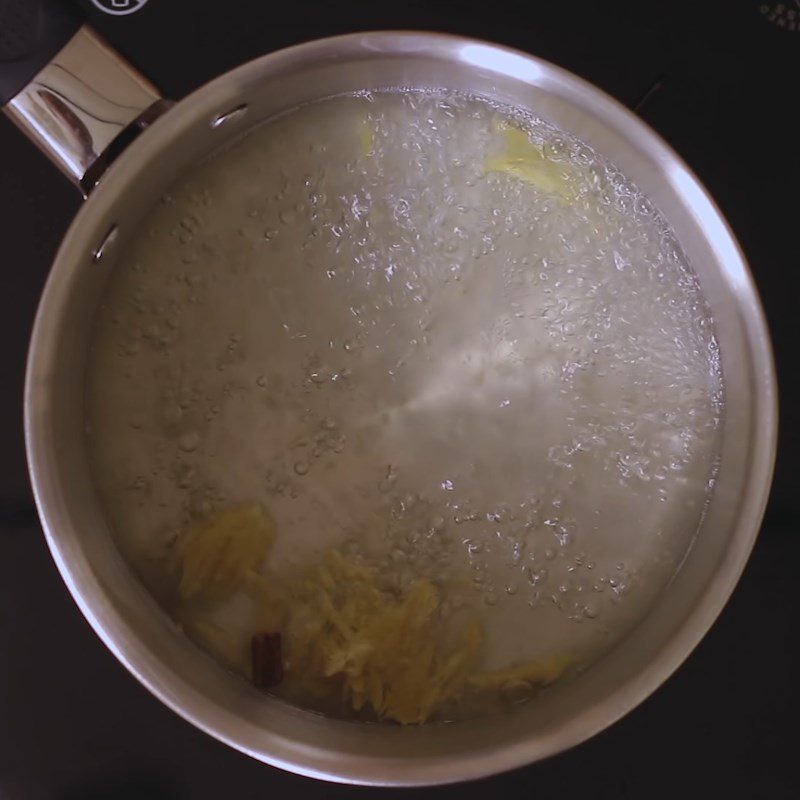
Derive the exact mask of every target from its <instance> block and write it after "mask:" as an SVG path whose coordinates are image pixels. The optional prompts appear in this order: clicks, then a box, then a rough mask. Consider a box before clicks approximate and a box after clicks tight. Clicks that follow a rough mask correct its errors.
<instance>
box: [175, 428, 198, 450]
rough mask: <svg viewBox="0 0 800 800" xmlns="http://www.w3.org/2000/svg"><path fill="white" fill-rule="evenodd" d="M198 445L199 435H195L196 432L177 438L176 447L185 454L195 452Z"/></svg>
mask: <svg viewBox="0 0 800 800" xmlns="http://www.w3.org/2000/svg"><path fill="white" fill-rule="evenodd" d="M199 444H200V434H199V433H197V431H189V432H187V433H184V434H181V436H180V437H179V438H178V447H180V449H181V450H183V451H184V452H185V453H191V452H192V451H193V450H196V449H197V446H198V445H199Z"/></svg>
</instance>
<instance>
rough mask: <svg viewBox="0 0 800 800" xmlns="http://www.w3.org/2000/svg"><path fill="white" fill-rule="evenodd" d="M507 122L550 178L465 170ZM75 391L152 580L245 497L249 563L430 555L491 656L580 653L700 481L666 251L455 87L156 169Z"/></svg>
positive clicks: (317, 116)
mask: <svg viewBox="0 0 800 800" xmlns="http://www.w3.org/2000/svg"><path fill="white" fill-rule="evenodd" d="M509 123H511V127H512V128H514V129H517V130H519V129H523V130H525V131H526V132H527V134H528V138H529V142H530V143H531V146H532V147H534V148H535V149H536V150H537V152H538V153H541V154H543V157H544V160H546V162H547V164H548V166H549V168H550V169H551V174H555V175H556V176H557V177H558V176H560V177H562V178H565V179H566V178H568V179H569V182H570V187H571V189H570V191H569V193H568V194H565V195H563V196H559V195H558V193H557V192H553V191H549V190H548V187H547V186H545V187H544V188H543V187H542V186H540V185H537V181H536V179H535V178H534V179H532V180H531V179H527V178H526V177H525V176H524V175H523V176H522V177H520V175H519V174H518V173H515V172H514V170H513V169H511V168H509V169H505V170H504V169H503V168H487V164H488V163H490V162H489V161H487V159H489V158H490V157H491V154H493V153H494V154H496V153H498V152H502V150H503V147H504V143H503V142H504V139H503V136H504V131H507V130H508V129H509ZM509 163H510V162H509ZM553 170H554V172H552V171H553ZM87 403H88V411H87V414H88V429H89V440H90V444H91V450H92V454H93V461H94V467H95V474H96V480H97V485H98V489H99V493H100V496H101V498H102V500H103V502H104V504H105V507H106V508H107V512H108V515H109V518H110V520H111V523H112V526H113V528H114V531H115V533H116V536H117V538H118V542H119V545H120V547H121V549H122V551H123V553H124V554H125V555H126V557H127V558H128V559H129V560H130V561H131V563H132V564H133V565H134V566H135V567H136V569H137V570H138V571H139V572H140V574H141V575H142V576H143V579H144V580H145V582H147V583H148V585H150V586H151V588H152V590H153V591H154V593H156V595H157V596H161V597H167V596H168V592H167V591H166V589H165V588H164V583H165V581H166V578H165V577H164V574H163V569H162V563H163V560H164V558H165V554H167V553H168V551H169V548H170V547H171V545H172V543H173V542H174V540H175V537H176V535H177V534H178V532H180V531H181V530H183V529H184V528H185V527H186V526H187V525H189V524H190V523H191V520H192V519H193V518H197V517H202V516H204V515H208V514H210V513H213V511H214V510H215V509H220V508H225V507H227V506H230V505H233V504H236V503H239V502H243V501H257V502H259V503H261V504H262V505H263V506H264V507H265V508H266V509H268V512H269V514H270V515H271V517H272V518H273V519H274V520H275V524H276V530H277V536H276V539H275V543H274V546H273V549H272V551H271V553H270V564H271V569H273V570H275V571H276V572H280V570H281V569H284V568H286V569H289V568H290V567H291V566H292V565H297V564H303V563H311V562H313V561H315V560H318V559H319V557H320V554H321V553H322V552H323V551H324V550H325V549H326V548H329V547H336V548H340V549H342V550H344V551H345V552H349V553H354V554H357V555H358V557H359V558H362V559H364V560H366V561H368V562H369V563H372V564H374V565H375V566H376V567H377V568H378V569H379V570H380V574H381V575H382V576H383V577H384V578H385V579H386V580H387V581H388V582H389V583H390V584H391V585H393V586H395V587H396V588H397V590H398V591H399V592H402V591H404V590H405V589H407V588H408V586H410V585H411V584H412V583H413V582H414V581H415V580H416V579H418V578H419V577H421V576H427V577H430V578H432V579H433V580H435V581H438V582H440V583H443V582H444V581H445V580H446V579H453V578H456V579H457V580H455V581H451V582H450V584H449V585H450V587H451V588H450V589H449V590H448V593H447V596H446V598H445V601H444V608H443V613H445V612H446V611H447V610H448V609H450V608H456V607H459V606H466V607H469V608H471V609H472V610H473V611H474V612H475V613H478V614H480V615H481V617H482V618H483V619H484V621H485V629H486V633H487V637H488V640H487V644H486V647H485V648H484V655H483V658H484V661H485V665H486V666H487V667H496V666H503V665H507V664H510V663H516V662H518V661H520V660H524V659H529V658H534V657H536V656H538V655H544V654H549V653H553V652H560V653H564V652H567V653H569V654H570V656H571V657H572V658H573V659H576V660H577V661H578V662H580V661H584V662H585V661H588V660H590V659H592V658H594V657H596V656H597V655H598V654H601V653H602V652H603V651H604V650H605V649H607V648H609V647H610V646H612V645H613V643H614V642H615V641H617V640H618V639H619V637H621V636H622V635H624V633H625V631H626V630H628V629H629V628H630V626H631V625H632V624H633V623H635V621H636V620H637V619H638V618H640V617H641V615H643V614H644V613H645V612H646V610H647V607H648V604H649V603H650V602H652V600H653V598H654V597H655V596H656V594H657V593H658V591H659V590H660V589H661V588H663V586H664V585H665V583H666V582H667V581H668V579H669V578H670V576H671V575H672V574H673V572H674V570H675V568H676V566H677V564H678V562H679V561H680V559H681V558H682V556H683V555H684V553H685V551H686V549H687V547H688V546H689V544H690V541H691V538H692V536H693V535H694V533H695V532H696V530H697V527H698V525H699V523H700V521H701V517H702V513H703V509H704V505H705V503H706V502H707V498H708V494H709V491H710V488H711V486H712V484H713V473H714V464H715V457H716V453H717V449H718V433H719V430H718V429H719V425H718V420H719V416H720V412H721V378H720V373H719V369H718V362H717V352H716V344H715V341H714V338H713V328H712V323H711V319H710V317H709V314H708V311H707V308H706V306H705V304H704V302H703V299H702V296H701V294H700V292H699V289H698V286H697V283H696V280H695V278H694V276H693V274H692V272H691V270H690V268H689V266H688V264H687V262H686V259H685V257H684V256H683V254H682V252H681V250H680V248H679V246H678V244H677V242H676V241H675V239H674V237H673V234H672V233H671V231H670V229H669V227H668V225H667V224H666V223H665V221H664V220H663V219H662V218H661V217H660V216H659V214H658V213H657V211H656V210H655V209H654V208H653V207H652V205H651V204H650V202H649V201H648V200H647V198H646V197H644V196H642V195H641V194H640V193H639V192H638V191H637V189H636V187H635V186H633V185H632V184H631V183H630V182H628V181H627V180H626V179H625V178H624V177H623V176H622V175H621V174H620V173H619V172H618V171H617V170H616V169H615V168H614V167H613V166H612V165H610V164H609V163H607V162H606V161H604V160H603V159H602V158H601V157H600V156H599V155H598V154H596V153H594V152H592V151H591V150H590V149H589V148H587V147H586V146H585V145H583V144H582V143H580V142H578V141H576V140H573V139H571V138H570V137H569V136H567V135H566V134H564V133H562V132H560V131H558V130H555V129H554V128H552V127H551V126H549V125H548V124H546V123H545V122H543V121H542V120H538V119H535V118H531V117H528V116H524V115H520V114H518V113H516V112H512V111H510V110H508V109H502V108H496V107H493V106H491V105H490V104H488V103H486V102H484V101H482V100H479V99H476V98H469V97H466V96H460V95H454V94H441V93H439V94H437V93H415V92H403V93H390V92H387V93H378V94H374V95H364V96H354V97H339V98H334V99H330V100H326V101H322V102H319V103H316V104H312V105H309V106H306V107H303V108H300V109H297V110H295V111H293V112H291V113H288V114H286V115H284V116H281V117H280V118H277V119H275V120H273V121H271V122H269V123H268V124H266V125H264V126H262V127H261V128H259V129H257V130H255V131H254V132H252V133H250V134H249V135H248V136H247V137H245V138H244V139H242V140H240V141H238V142H236V143H235V144H234V145H233V146H231V147H229V148H228V149H227V150H225V151H224V152H222V153H220V154H218V155H216V156H215V157H213V158H211V159H209V160H208V161H207V162H205V163H204V164H203V165H201V166H199V167H198V168H196V169H194V170H193V171H192V172H191V174H190V175H188V176H187V177H185V178H183V179H181V180H180V181H179V182H178V183H177V184H176V185H175V186H174V187H173V188H172V189H171V190H170V192H169V194H167V195H164V197H163V198H162V201H161V202H160V203H159V204H158V205H157V207H155V208H153V210H152V211H151V212H150V213H149V215H148V216H147V218H146V219H145V220H144V222H143V223H142V226H141V230H140V232H139V233H138V235H137V236H136V237H134V239H133V241H131V242H130V243H129V246H128V250H127V252H126V253H125V254H124V256H123V257H122V258H121V259H120V262H119V263H118V264H117V265H116V266H115V268H114V273H113V276H112V277H111V279H110V281H109V285H108V289H107V293H106V296H105V301H104V303H103V306H102V308H101V310H100V313H99V316H98V319H97V323H96V332H95V336H94V344H93V349H92V354H91V359H90V368H89V373H88V387H87ZM453 587H457V588H453ZM231 624H232V625H234V626H235V623H234V622H232V623H231Z"/></svg>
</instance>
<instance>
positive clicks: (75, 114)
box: [0, 0, 171, 196]
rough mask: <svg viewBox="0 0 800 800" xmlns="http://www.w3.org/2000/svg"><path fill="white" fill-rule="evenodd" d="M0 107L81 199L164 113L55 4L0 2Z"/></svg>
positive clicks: (141, 83) (156, 97)
mask: <svg viewBox="0 0 800 800" xmlns="http://www.w3.org/2000/svg"><path fill="white" fill-rule="evenodd" d="M0 104H1V105H2V106H3V111H4V113H5V114H6V115H7V116H8V117H9V118H10V119H11V121H12V122H14V124H16V125H17V126H18V127H19V128H20V129H21V130H22V131H23V133H25V134H26V135H27V136H28V138H29V139H30V140H31V141H32V142H33V143H34V144H35V145H36V146H37V147H38V148H39V149H40V150H42V151H43V152H44V153H45V155H47V156H48V158H50V160H51V161H53V163H55V165H56V166H57V167H58V168H59V169H60V170H61V171H62V172H64V173H65V174H66V175H67V177H68V178H69V179H70V180H71V181H72V182H73V183H75V184H76V185H77V186H78V188H79V189H80V190H81V191H82V192H83V194H84V196H85V195H87V194H88V193H89V191H90V190H91V189H92V187H93V186H94V185H95V184H96V183H97V181H98V180H99V178H100V176H101V175H102V173H103V171H104V169H105V168H106V166H107V165H108V163H109V162H110V160H111V158H112V157H113V155H114V152H115V150H117V151H118V150H119V148H120V145H121V143H122V142H123V141H127V137H122V138H120V137H121V135H122V134H123V133H127V134H129V133H130V132H131V131H137V130H139V129H141V128H143V127H145V126H147V125H148V124H150V123H151V122H152V121H153V120H154V119H155V118H156V117H158V116H159V115H160V114H161V113H163V111H164V110H165V109H166V108H168V107H169V105H171V103H170V102H169V101H167V100H164V99H163V98H162V97H161V94H160V93H159V91H158V90H157V89H156V88H155V86H153V85H152V84H151V83H150V82H149V81H148V80H147V79H146V78H145V77H143V76H142V75H141V74H140V73H139V72H137V71H136V70H135V69H134V68H133V67H132V66H131V65H130V64H129V63H128V62H127V61H125V60H124V59H123V58H122V57H121V56H120V55H119V54H118V53H116V52H115V51H114V50H112V49H111V47H109V46H108V45H107V44H106V43H105V41H104V40H103V39H102V38H101V37H100V36H98V34H97V33H95V32H94V31H93V30H92V29H91V28H89V27H88V26H87V25H82V24H81V22H80V19H79V18H78V16H77V15H76V14H75V13H74V12H73V10H72V8H70V7H69V6H67V5H66V4H65V3H64V2H59V0H0Z"/></svg>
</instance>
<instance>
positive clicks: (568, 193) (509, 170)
mask: <svg viewBox="0 0 800 800" xmlns="http://www.w3.org/2000/svg"><path fill="white" fill-rule="evenodd" d="M495 131H496V132H497V133H499V134H501V136H502V138H503V143H504V149H503V152H502V153H499V154H496V155H492V156H488V157H487V158H486V160H485V161H484V164H483V170H484V172H486V173H490V172H500V173H504V174H506V175H511V176H512V177H514V178H518V179H519V180H522V181H525V183H529V184H530V185H531V186H534V187H535V188H537V189H539V190H540V191H542V192H546V193H548V194H554V195H556V196H557V197H558V198H559V200H560V201H561V202H562V203H564V204H569V203H572V202H573V201H574V200H575V190H574V187H573V186H572V185H571V182H570V180H569V179H568V177H567V172H566V168H565V166H564V165H563V164H557V163H555V162H554V161H550V160H549V159H547V158H546V157H545V156H544V154H543V153H542V152H541V151H540V150H539V148H538V147H536V145H535V144H534V143H533V142H531V140H530V138H529V137H528V134H527V133H526V132H525V131H524V130H522V129H520V128H516V127H514V126H513V125H510V124H508V123H496V124H495Z"/></svg>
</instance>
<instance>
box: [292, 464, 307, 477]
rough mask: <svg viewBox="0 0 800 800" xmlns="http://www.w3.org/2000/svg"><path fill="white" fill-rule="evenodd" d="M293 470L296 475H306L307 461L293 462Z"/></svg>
mask: <svg viewBox="0 0 800 800" xmlns="http://www.w3.org/2000/svg"><path fill="white" fill-rule="evenodd" d="M294 471H295V473H296V474H297V475H306V474H308V462H306V461H296V462H295V464H294Z"/></svg>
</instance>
